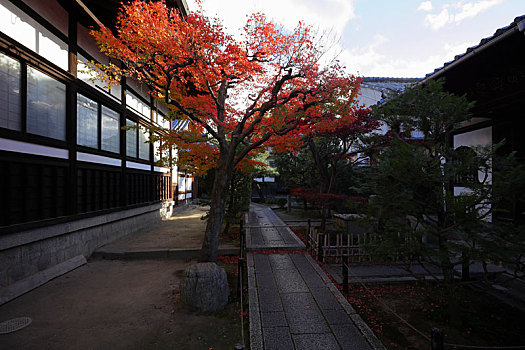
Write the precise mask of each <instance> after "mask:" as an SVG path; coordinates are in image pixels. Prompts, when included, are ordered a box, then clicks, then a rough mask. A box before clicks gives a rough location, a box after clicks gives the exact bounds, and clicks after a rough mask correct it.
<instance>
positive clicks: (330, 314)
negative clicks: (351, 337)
mask: <svg viewBox="0 0 525 350" xmlns="http://www.w3.org/2000/svg"><path fill="white" fill-rule="evenodd" d="M322 312H323V315H324V317H325V318H326V320H327V321H328V324H329V325H340V324H351V323H352V320H351V319H350V317H349V316H348V315H347V314H346V312H345V311H344V310H323V311H322Z"/></svg>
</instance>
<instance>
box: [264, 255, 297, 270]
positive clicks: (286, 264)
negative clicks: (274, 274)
mask: <svg viewBox="0 0 525 350" xmlns="http://www.w3.org/2000/svg"><path fill="white" fill-rule="evenodd" d="M268 259H269V260H270V265H272V269H274V270H295V271H297V268H296V267H295V265H294V263H293V261H292V259H291V258H290V256H289V255H288V254H272V255H269V256H268Z"/></svg>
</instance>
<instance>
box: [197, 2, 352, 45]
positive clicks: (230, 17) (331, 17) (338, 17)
mask: <svg viewBox="0 0 525 350" xmlns="http://www.w3.org/2000/svg"><path fill="white" fill-rule="evenodd" d="M188 5H189V7H190V9H196V6H195V4H194V2H193V1H192V0H189V1H188ZM203 8H204V11H205V13H206V14H207V15H209V16H217V17H218V18H220V19H221V20H222V21H223V24H224V26H225V27H226V28H228V30H230V31H237V30H238V29H240V28H242V27H243V26H244V24H245V23H246V19H247V16H249V15H250V14H252V13H254V12H262V13H264V14H266V16H267V17H268V18H269V19H272V20H273V21H275V22H277V23H280V24H281V25H283V26H284V27H285V28H287V29H293V28H295V26H296V25H297V24H298V22H299V21H302V22H303V23H305V24H307V25H311V26H313V27H314V28H316V29H319V30H320V31H329V30H331V31H332V32H333V34H334V35H336V36H339V35H341V34H342V32H343V30H344V28H345V26H346V25H347V23H348V22H349V21H350V20H351V19H353V18H356V14H355V7H354V0H319V1H316V0H229V1H217V0H204V1H203Z"/></svg>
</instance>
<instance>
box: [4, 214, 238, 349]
mask: <svg viewBox="0 0 525 350" xmlns="http://www.w3.org/2000/svg"><path fill="white" fill-rule="evenodd" d="M205 213H206V208H205V207H201V206H196V205H189V206H186V207H183V208H177V212H176V213H175V214H174V215H175V216H174V217H172V218H171V219H169V220H165V221H163V222H162V223H159V224H158V226H157V225H156V226H153V227H151V228H149V229H148V230H146V231H144V232H140V233H138V234H136V235H133V236H131V237H128V238H124V239H121V240H119V241H120V242H119V241H117V242H115V244H120V245H119V246H118V247H121V248H122V249H124V248H125V249H133V248H134V249H152V248H158V247H168V248H171V247H176V248H180V249H184V248H200V246H201V244H202V239H203V237H204V228H205V223H206V222H205V221H204V220H200V217H201V216H202V215H203V214H205ZM226 244H229V243H228V242H226ZM130 247H132V248H130ZM195 262H196V261H194V260H193V261H191V260H188V259H185V260H176V259H167V260H88V264H86V265H84V266H81V267H79V268H77V269H76V270H73V271H71V272H69V273H67V274H65V275H63V276H60V277H58V278H55V279H53V280H52V281H50V282H48V283H46V284H45V285H43V286H41V287H39V288H37V289H35V290H33V291H31V292H29V293H26V294H24V295H22V296H20V297H19V298H17V299H14V300H12V301H10V302H8V303H6V304H4V305H2V306H0V322H4V321H7V320H10V319H13V318H17V317H30V318H31V319H32V323H31V325H29V326H28V327H26V328H24V329H22V330H19V331H17V332H14V333H10V334H0V350H7V349H13V350H14V349H16V350H19V349H39V350H40V349H53V350H60V349H67V350H71V349H102V350H105V349H111V350H118V349H123V350H124V349H126V350H133V349H140V350H142V349H145V350H148V349H184V350H186V349H189V350H192V349H199V350H200V349H204V350H208V349H210V348H211V349H228V350H231V349H233V348H234V345H235V344H236V343H239V342H240V334H241V331H240V321H239V315H238V310H237V309H238V303H236V300H235V297H236V296H235V295H234V294H235V293H230V304H229V305H228V306H227V308H226V309H225V310H224V311H221V312H217V313H214V314H210V315H197V314H192V313H190V312H188V311H186V310H184V309H183V308H182V307H181V306H180V303H179V302H178V300H179V285H180V282H181V279H182V276H183V272H184V269H185V268H186V267H187V266H188V265H190V264H193V263H195ZM228 270H230V271H229V272H230V275H229V277H232V276H233V273H232V272H233V271H235V266H234V265H231V266H230V265H227V271H228ZM232 287H235V280H234V279H232V280H231V281H230V288H232ZM234 290H235V289H234ZM232 294H233V295H232Z"/></svg>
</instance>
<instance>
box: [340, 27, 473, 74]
mask: <svg viewBox="0 0 525 350" xmlns="http://www.w3.org/2000/svg"><path fill="white" fill-rule="evenodd" d="M387 42H389V39H388V38H387V37H385V36H383V35H375V36H374V38H373V40H372V42H371V43H370V44H368V45H367V46H365V47H361V48H354V49H347V50H344V51H343V52H342V54H341V55H340V59H341V61H342V62H343V63H344V64H345V65H346V66H347V67H348V71H349V72H351V73H353V74H357V75H360V76H367V77H403V78H418V77H419V78H422V77H424V76H425V75H426V74H428V73H432V72H433V71H434V69H436V68H439V67H442V66H443V64H444V63H445V62H448V61H451V60H453V59H454V56H455V55H458V54H461V53H464V52H465V51H466V49H467V48H468V47H469V46H472V44H473V43H468V42H462V43H454V44H449V43H445V44H443V45H442V46H441V47H439V46H436V51H435V52H434V53H433V54H432V55H426V54H421V55H420V56H417V55H412V56H410V57H402V58H396V57H393V56H391V55H389V54H388V52H386V50H384V49H383V44H385V43H387Z"/></svg>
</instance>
